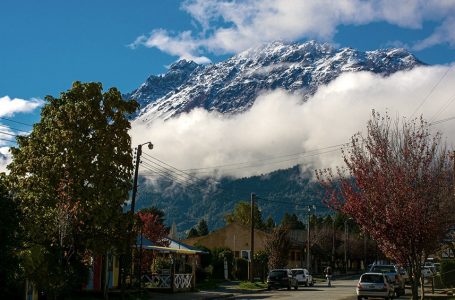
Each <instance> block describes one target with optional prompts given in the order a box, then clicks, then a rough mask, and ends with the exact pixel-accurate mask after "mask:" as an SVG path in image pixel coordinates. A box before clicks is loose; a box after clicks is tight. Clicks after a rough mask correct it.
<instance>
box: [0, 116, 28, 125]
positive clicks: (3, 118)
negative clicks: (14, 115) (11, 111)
mask: <svg viewBox="0 0 455 300" xmlns="http://www.w3.org/2000/svg"><path fill="white" fill-rule="evenodd" d="M0 119H2V120H5V121H9V122H13V123H16V124H21V125H25V126H30V127H33V125H31V124H27V123H22V122H19V121H15V120H12V119H8V118H5V117H0Z"/></svg>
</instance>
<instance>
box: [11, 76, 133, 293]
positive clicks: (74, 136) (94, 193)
mask: <svg viewBox="0 0 455 300" xmlns="http://www.w3.org/2000/svg"><path fill="white" fill-rule="evenodd" d="M46 101H47V103H46V105H45V106H44V107H43V109H42V111H41V120H40V122H39V123H37V124H35V125H34V127H33V130H32V132H31V133H30V134H29V135H28V136H21V137H18V138H17V143H18V147H17V148H12V149H11V152H12V155H13V162H12V163H11V164H10V165H9V166H8V168H9V170H10V179H11V189H12V191H13V192H14V197H15V200H16V201H17V203H18V205H19V208H20V211H21V213H22V214H24V216H25V217H24V218H23V219H22V225H23V226H24V233H25V234H26V236H25V238H26V244H27V245H28V246H30V248H29V249H41V250H42V251H41V250H37V251H41V252H42V254H43V255H45V256H46V257H47V258H49V257H50V258H54V259H53V260H46V261H47V262H48V264H51V262H53V264H51V265H49V270H52V272H50V273H49V272H44V274H47V275H46V276H45V277H42V276H41V277H39V279H40V280H41V281H42V282H46V283H47V286H46V288H47V289H48V291H49V293H51V294H53V295H54V296H58V295H61V294H62V292H64V291H65V290H67V289H68V288H69V287H77V288H80V286H81V284H82V283H83V282H84V281H85V280H86V277H85V275H86V274H87V273H86V272H85V271H87V270H88V269H87V267H88V266H87V262H88V261H89V259H88V257H89V256H94V255H102V254H106V253H107V252H108V251H110V250H111V249H113V247H114V246H115V248H116V249H121V247H122V246H123V247H124V245H125V244H126V242H124V237H125V230H126V228H127V227H126V224H127V219H125V216H124V215H123V212H122V205H123V204H124V202H125V201H126V200H127V199H128V192H129V190H130V188H131V176H132V171H133V164H132V149H131V138H130V136H129V135H128V130H129V129H130V122H129V120H128V115H130V114H131V113H133V112H134V111H135V110H136V109H137V107H138V105H137V103H136V102H135V101H134V100H131V101H125V100H123V99H122V96H121V93H120V92H119V91H118V90H117V89H115V88H111V89H109V90H108V91H107V92H104V93H103V92H102V85H101V84H100V83H80V82H75V83H74V84H73V86H72V88H71V89H70V90H68V91H67V92H63V93H61V94H60V98H54V97H52V96H47V97H46ZM31 246H33V247H31ZM29 254H30V255H29V256H30V257H34V256H33V253H31V252H30V253H29ZM35 266H36V268H37V269H36V270H26V271H27V272H29V274H28V275H31V274H30V273H33V272H35V271H39V268H40V266H39V265H35ZM41 271H42V270H41ZM35 273H36V274H38V273H40V272H35ZM35 278H37V277H35ZM39 288H40V287H39ZM50 296H52V295H50Z"/></svg>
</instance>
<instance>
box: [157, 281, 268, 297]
mask: <svg viewBox="0 0 455 300" xmlns="http://www.w3.org/2000/svg"><path fill="white" fill-rule="evenodd" d="M238 284H239V283H238V282H236V281H226V282H223V283H220V284H219V286H218V287H217V288H216V289H214V290H211V291H199V292H187V293H174V294H172V293H150V299H160V300H161V299H163V300H192V299H195V300H209V299H211V300H215V299H233V298H234V297H235V296H238V295H248V294H255V293H258V292H261V291H263V290H261V289H258V290H245V289H240V288H238Z"/></svg>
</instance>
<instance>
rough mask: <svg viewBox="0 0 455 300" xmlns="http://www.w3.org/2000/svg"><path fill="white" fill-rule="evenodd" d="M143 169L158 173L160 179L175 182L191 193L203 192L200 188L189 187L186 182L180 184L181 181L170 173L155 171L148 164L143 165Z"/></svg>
mask: <svg viewBox="0 0 455 300" xmlns="http://www.w3.org/2000/svg"><path fill="white" fill-rule="evenodd" d="M143 167H144V168H145V169H146V170H149V171H152V172H156V173H159V174H161V175H162V177H164V178H166V179H168V180H171V181H174V182H177V183H179V184H181V185H183V186H185V188H188V189H190V190H192V191H193V192H199V193H201V192H202V193H203V192H204V190H203V189H201V188H198V187H193V186H190V185H189V184H188V182H182V181H181V179H179V178H177V177H175V176H174V175H173V174H171V173H166V172H163V171H161V170H159V169H157V168H155V167H153V166H150V165H148V164H146V163H145V165H143Z"/></svg>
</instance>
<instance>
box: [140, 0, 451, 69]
mask: <svg viewBox="0 0 455 300" xmlns="http://www.w3.org/2000/svg"><path fill="white" fill-rule="evenodd" d="M182 8H183V9H184V10H185V11H186V12H187V13H189V14H190V15H191V17H192V18H193V19H194V21H195V22H196V23H197V24H198V25H199V26H197V27H200V28H202V29H201V30H200V31H197V32H192V31H184V32H182V33H177V34H173V33H170V32H168V31H166V30H164V29H158V30H154V31H152V33H151V34H150V35H149V36H141V37H139V38H138V39H136V41H135V42H134V43H133V44H132V45H133V46H139V45H144V46H146V47H156V48H158V49H160V50H162V51H164V52H167V53H169V54H172V55H176V56H179V57H180V58H187V59H193V60H196V61H202V62H207V61H208V59H207V58H206V57H204V56H202V55H201V53H204V52H205V51H209V52H214V53H237V52H240V51H242V50H245V49H247V48H250V47H252V46H257V45H260V44H263V43H266V42H270V41H275V40H283V41H293V40H298V39H317V40H323V41H330V40H331V39H332V38H333V37H334V35H335V33H336V31H337V28H338V26H340V25H362V24H368V23H371V22H378V21H385V22H388V23H390V24H394V25H397V26H400V27H405V28H413V29H418V28H421V27H422V25H423V22H424V21H436V22H442V23H443V25H441V27H440V28H439V29H437V30H436V31H435V32H434V33H433V35H432V36H430V37H429V38H428V39H429V40H428V41H426V40H425V41H422V42H420V43H419V44H418V45H417V47H419V48H423V47H430V46H432V45H435V44H438V43H444V42H448V43H450V44H451V45H452V46H453V44H454V43H455V36H454V34H453V32H452V31H451V30H449V29H450V28H453V25H452V27H450V26H451V24H453V21H451V16H453V15H454V14H455V1H450V0H403V1H395V0H372V1H363V0H343V1H332V0H306V1H299V0H234V1H232V0H188V1H186V2H184V4H183V5H182Z"/></svg>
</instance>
